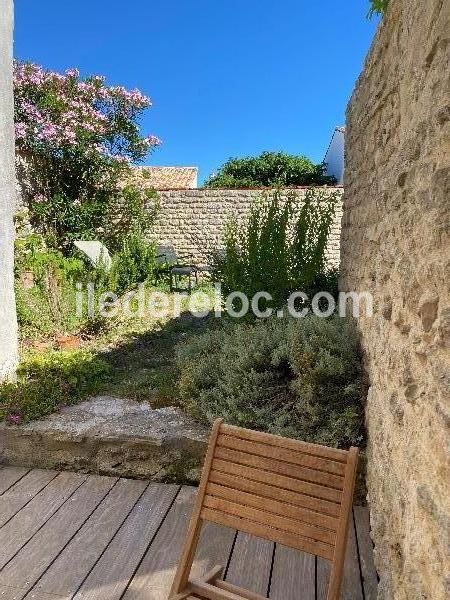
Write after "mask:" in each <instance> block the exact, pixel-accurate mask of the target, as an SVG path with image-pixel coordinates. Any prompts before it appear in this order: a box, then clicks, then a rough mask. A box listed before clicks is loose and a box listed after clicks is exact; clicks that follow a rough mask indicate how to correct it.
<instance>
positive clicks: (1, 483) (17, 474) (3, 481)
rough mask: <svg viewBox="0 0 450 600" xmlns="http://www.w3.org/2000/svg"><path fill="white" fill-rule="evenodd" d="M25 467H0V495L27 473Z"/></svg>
mask: <svg viewBox="0 0 450 600" xmlns="http://www.w3.org/2000/svg"><path fill="white" fill-rule="evenodd" d="M29 470H30V469H26V468H25V467H0V495H1V494H4V493H5V492H6V490H9V488H10V487H11V486H13V485H14V484H15V483H16V482H17V481H18V480H19V479H21V478H22V477H23V476H24V475H26V474H27V473H28V471H29Z"/></svg>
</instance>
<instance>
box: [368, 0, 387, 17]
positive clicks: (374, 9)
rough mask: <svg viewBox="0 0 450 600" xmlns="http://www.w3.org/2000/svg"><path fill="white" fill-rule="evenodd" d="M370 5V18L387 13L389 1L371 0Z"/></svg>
mask: <svg viewBox="0 0 450 600" xmlns="http://www.w3.org/2000/svg"><path fill="white" fill-rule="evenodd" d="M370 4H371V6H370V10H369V17H372V16H373V15H374V14H378V15H381V14H383V13H384V12H386V9H387V7H388V4H389V0H370Z"/></svg>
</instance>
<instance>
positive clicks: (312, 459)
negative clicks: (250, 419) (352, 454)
mask: <svg viewBox="0 0 450 600" xmlns="http://www.w3.org/2000/svg"><path fill="white" fill-rule="evenodd" d="M217 446H223V447H224V448H231V449H232V450H241V451H242V452H248V453H249V454H256V455H258V456H264V457H265V458H274V459H276V460H280V461H285V462H287V463H291V464H294V465H300V466H302V467H307V468H310V469H316V470H317V471H323V472H324V473H331V474H333V475H340V476H341V477H343V476H344V474H345V463H342V462H336V461H335V460H330V459H327V458H322V457H319V456H312V455H311V454H305V453H303V452H301V451H300V450H289V449H287V448H281V447H279V446H273V445H271V444H267V443H263V442H256V441H251V440H242V439H239V438H237V437H234V436H231V435H225V434H220V435H219V437H218V438H217Z"/></svg>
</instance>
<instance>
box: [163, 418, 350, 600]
mask: <svg viewBox="0 0 450 600" xmlns="http://www.w3.org/2000/svg"><path fill="white" fill-rule="evenodd" d="M357 461H358V449H357V448H353V447H352V448H350V450H348V451H345V450H337V449H335V448H328V447H326V446H318V445H316V444H308V443H305V442H301V441H297V440H290V439H287V438H282V437H279V436H275V435H270V434H266V433H261V432H257V431H251V430H249V429H242V428H239V427H233V426H230V425H226V424H224V423H223V421H222V419H218V420H217V421H215V423H214V425H213V428H212V433H211V437H210V441H209V445H208V451H207V454H206V459H205V465H204V468H203V473H202V478H201V481H200V486H199V489H198V494H197V500H196V504H195V507H194V512H193V515H192V518H191V523H190V526H189V530H188V533H187V537H186V541H185V545H184V550H183V553H182V556H181V560H180V563H179V565H178V569H177V572H176V575H175V579H174V581H173V584H172V589H171V592H170V595H169V600H184V599H186V600H194V599H197V598H202V599H207V600H263V597H262V596H260V595H258V594H255V593H254V592H249V591H247V590H244V589H243V588H240V587H238V586H236V585H232V584H230V583H228V582H226V581H222V580H221V579H220V576H221V573H222V567H220V566H218V567H215V568H214V569H212V570H211V571H209V572H208V573H207V574H206V575H205V576H204V577H202V578H201V579H190V578H189V575H190V570H191V566H192V562H193V559H194V556H195V550H196V547H197V544H198V540H199V536H200V531H201V528H202V524H203V523H204V522H212V523H216V524H219V525H224V526H227V527H231V528H234V529H237V530H239V531H243V532H245V533H249V534H253V535H255V536H257V537H260V538H264V539H267V540H270V541H272V542H275V543H279V544H283V545H285V546H289V547H291V548H295V549H297V550H300V551H303V552H308V553H310V554H313V555H316V556H318V557H321V558H323V559H326V560H329V561H331V575H330V580H329V584H328V593H327V600H338V598H339V597H340V589H341V584H342V578H343V565H344V558H345V550H346V544H347V532H348V527H349V521H350V519H351V514H352V513H351V510H352V499H353V490H354V485H355V477H356V467H357Z"/></svg>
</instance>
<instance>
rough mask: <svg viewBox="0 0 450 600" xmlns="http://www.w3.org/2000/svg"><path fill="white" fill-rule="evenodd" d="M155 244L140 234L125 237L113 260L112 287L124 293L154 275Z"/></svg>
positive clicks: (119, 292)
mask: <svg viewBox="0 0 450 600" xmlns="http://www.w3.org/2000/svg"><path fill="white" fill-rule="evenodd" d="M155 264H156V263H155V246H154V244H151V243H149V242H147V241H146V240H144V239H143V238H142V237H141V236H140V235H138V234H133V235H130V236H128V237H127V238H125V239H124V240H123V242H122V248H121V250H120V252H118V253H117V254H116V255H115V257H114V261H113V265H112V268H111V274H110V281H111V287H112V289H113V290H114V291H115V292H116V293H118V294H122V293H123V292H126V291H127V290H129V289H131V288H132V287H134V286H135V285H136V284H137V283H142V282H144V281H146V280H147V279H149V278H151V277H152V276H153V272H154V270H155Z"/></svg>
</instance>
